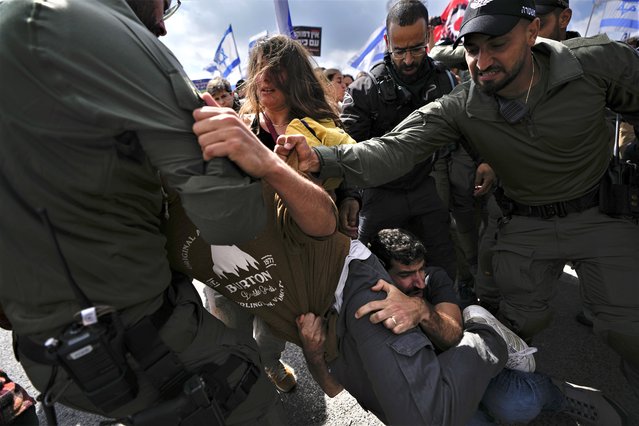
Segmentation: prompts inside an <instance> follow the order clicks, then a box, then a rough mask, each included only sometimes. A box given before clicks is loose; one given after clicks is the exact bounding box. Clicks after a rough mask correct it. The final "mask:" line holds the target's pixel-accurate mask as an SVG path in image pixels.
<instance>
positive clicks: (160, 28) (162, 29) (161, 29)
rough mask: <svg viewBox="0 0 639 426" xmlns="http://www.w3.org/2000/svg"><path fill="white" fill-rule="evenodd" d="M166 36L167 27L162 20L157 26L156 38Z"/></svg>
mask: <svg viewBox="0 0 639 426" xmlns="http://www.w3.org/2000/svg"><path fill="white" fill-rule="evenodd" d="M165 35H166V26H165V25H164V19H160V21H159V22H158V23H157V24H156V25H155V36H156V37H162V36H165Z"/></svg>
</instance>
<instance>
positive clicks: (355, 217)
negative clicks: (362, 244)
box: [339, 197, 359, 238]
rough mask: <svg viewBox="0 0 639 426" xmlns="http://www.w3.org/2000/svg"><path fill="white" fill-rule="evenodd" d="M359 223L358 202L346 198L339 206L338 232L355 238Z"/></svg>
mask: <svg viewBox="0 0 639 426" xmlns="http://www.w3.org/2000/svg"><path fill="white" fill-rule="evenodd" d="M358 222H359V201H357V200H356V199H355V198H353V197H347V198H344V199H343V200H342V202H341V203H340V205H339V226H340V231H342V232H343V233H344V234H346V235H348V236H349V237H351V238H357V232H358V227H357V225H358Z"/></svg>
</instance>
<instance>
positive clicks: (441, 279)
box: [424, 266, 459, 305]
mask: <svg viewBox="0 0 639 426" xmlns="http://www.w3.org/2000/svg"><path fill="white" fill-rule="evenodd" d="M425 271H426V288H425V289H424V299H425V300H426V301H427V302H429V303H430V304H431V305H437V304H438V303H443V302H448V303H454V304H459V297H458V296H457V292H455V286H454V285H453V281H452V280H451V279H450V277H449V276H448V274H447V273H446V271H445V270H443V269H442V268H440V267H438V266H428V267H427V268H426V269H425Z"/></svg>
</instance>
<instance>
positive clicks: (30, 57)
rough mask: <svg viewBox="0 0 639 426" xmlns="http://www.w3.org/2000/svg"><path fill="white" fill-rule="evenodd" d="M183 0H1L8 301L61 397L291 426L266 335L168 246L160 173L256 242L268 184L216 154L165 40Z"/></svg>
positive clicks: (219, 225) (90, 407)
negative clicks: (179, 268) (200, 131)
mask: <svg viewBox="0 0 639 426" xmlns="http://www.w3.org/2000/svg"><path fill="white" fill-rule="evenodd" d="M176 4H179V3H176ZM170 6H171V2H170V1H168V0H155V1H146V0H128V2H126V1H124V0H48V1H45V0H15V1H13V0H8V1H3V2H0V69H1V70H2V77H3V80H4V82H5V83H4V84H2V85H1V86H0V117H2V118H1V119H0V158H1V160H0V199H2V203H1V204H0V205H1V206H2V207H1V208H0V212H1V217H2V219H0V234H1V235H2V238H0V259H1V260H0V262H1V263H0V301H1V304H2V307H3V308H4V311H5V313H6V315H7V317H8V318H9V320H10V321H11V323H12V324H13V328H14V335H15V336H16V338H17V343H18V345H17V347H18V354H19V356H20V362H21V363H22V365H23V367H24V368H25V371H26V372H27V374H28V375H29V378H30V380H31V381H32V383H33V384H34V386H35V387H36V388H37V389H38V390H40V391H41V392H43V393H44V394H45V400H48V401H56V400H58V401H59V402H62V403H64V404H68V405H71V406H73V407H75V408H79V409H82V410H86V411H90V412H94V413H99V414H102V415H105V416H109V417H121V416H129V415H133V414H135V413H136V412H139V411H140V410H143V409H146V408H148V407H152V406H154V405H155V404H156V403H159V402H161V404H160V405H159V406H158V409H160V410H162V409H166V408H168V409H166V411H165V412H164V413H162V414H161V415H160V416H159V417H158V418H159V419H161V420H162V421H164V422H167V421H168V422H170V423H172V424H178V423H179V422H180V421H182V420H185V419H186V418H188V417H189V416H191V415H196V412H201V411H200V410H199V409H198V408H199V407H204V408H206V409H207V410H212V408H211V407H213V406H214V405H218V406H219V407H218V408H219V411H220V412H221V415H222V416H223V417H224V421H225V422H226V423H227V424H239V423H260V422H263V423H267V424H268V423H269V421H270V422H272V423H273V424H280V423H281V419H280V418H279V417H278V415H277V413H275V414H274V413H272V411H273V407H277V406H278V404H277V401H278V398H277V394H276V392H275V390H274V388H273V387H272V386H271V385H270V383H269V382H268V380H267V379H266V378H265V376H264V375H263V374H260V373H259V372H260V370H261V367H260V365H259V363H260V361H259V355H258V353H257V349H256V346H255V342H254V341H252V340H247V339H245V338H244V337H242V336H240V335H238V334H236V333H235V332H233V331H231V330H228V329H226V327H224V326H223V324H222V323H220V322H219V321H218V320H216V319H214V318H213V317H212V316H211V315H209V314H208V313H207V312H206V311H205V310H204V309H203V307H202V303H201V300H200V297H199V295H198V294H197V292H196V291H195V289H194V287H193V285H192V284H191V282H190V280H187V279H185V278H184V277H183V276H180V275H178V274H172V271H171V270H170V268H169V263H168V260H167V258H166V251H165V242H166V239H165V237H164V235H163V234H162V232H161V229H160V222H161V217H162V214H163V213H162V207H163V194H162V190H161V186H160V179H159V175H158V170H159V171H160V172H161V173H162V174H163V175H164V177H165V178H166V179H167V180H168V181H169V182H170V184H171V185H172V186H173V187H174V188H175V189H176V191H177V192H178V193H179V194H180V196H181V197H182V202H183V204H184V206H185V209H186V211H187V213H188V214H189V216H190V218H191V219H192V220H193V222H194V223H196V224H197V226H198V228H199V229H200V231H201V232H202V235H203V236H204V237H205V238H206V239H207V240H209V242H212V243H216V244H228V243H232V242H236V241H238V240H248V239H251V238H253V237H254V236H255V235H256V234H257V233H258V232H260V230H261V228H262V227H263V224H264V216H265V215H264V214H263V213H264V212H265V208H264V206H263V200H262V194H261V184H260V183H259V182H255V181H254V180H253V179H251V178H249V177H247V176H245V175H243V174H240V173H239V172H238V170H237V169H236V168H235V167H234V166H233V165H231V163H230V162H229V161H228V160H226V159H216V160H214V161H210V162H204V161H203V160H202V155H201V151H200V148H199V146H198V144H197V141H196V138H195V136H194V135H193V133H192V125H193V117H192V111H193V109H195V108H197V107H198V106H200V105H201V101H200V98H199V95H198V92H197V90H196V89H195V87H194V86H193V85H192V83H191V82H190V80H189V78H188V77H187V75H186V74H185V73H184V71H183V70H182V67H181V65H180V64H179V62H178V61H177V59H176V58H175V57H174V56H173V54H172V53H171V52H170V51H169V50H168V49H167V48H166V47H165V46H164V45H163V44H162V43H161V42H159V40H158V39H157V36H161V35H164V34H165V33H166V30H165V28H164V23H163V19H164V18H165V17H166V14H168V13H169V12H170V11H173V10H174V8H171V7H170ZM134 10H135V13H137V16H136V14H135V13H134ZM247 212H254V215H249V214H246V213H247ZM46 218H48V219H49V220H48V221H47V220H46ZM56 241H57V242H56ZM67 269H68V271H67ZM74 282H75V284H73V283H74ZM133 330H135V332H134V331H133ZM123 342H125V344H124V343H123ZM205 370H206V374H205ZM190 378H193V380H192V381H191V380H188V379H190ZM201 380H204V383H205V384H206V386H202V383H203V382H201ZM185 383H190V384H191V385H193V386H192V387H190V388H188V389H187V388H185V389H184V392H185V393H182V385H183V384H185ZM187 391H188V392H191V393H190V394H189V395H190V396H193V395H196V394H197V395H199V396H200V397H201V398H200V399H199V400H197V401H196V400H193V399H189V398H190V396H189V398H187V399H188V401H187V400H185V399H182V397H186V395H187V393H186V392H187ZM180 395H181V396H180ZM211 400H213V401H214V402H213V403H212V402H211ZM167 401H174V402H175V404H177V405H171V404H168V403H167ZM184 401H186V402H185V404H186V405H184V404H182V403H183V402H184ZM180 404H182V405H180ZM185 406H190V407H191V408H192V409H191V408H189V409H188V410H187V412H180V407H182V408H183V407H185ZM214 411H215V410H213V411H210V412H211V413H213V412H214ZM207 412H208V411H207ZM218 414H220V413H219V412H218ZM146 415H147V417H146V420H147V421H149V418H151V419H153V417H152V415H153V414H152V413H151V414H149V413H146ZM148 416H151V417H148ZM170 416H173V417H170ZM191 418H192V417H191ZM208 418H209V420H210V422H211V423H212V424H215V422H216V418H215V417H214V415H213V414H211V415H210V416H209V417H208ZM218 420H219V419H218ZM158 421H159V420H157V421H155V420H151V422H150V423H148V424H158ZM185 421H186V420H185ZM187 422H188V421H187ZM191 423H192V422H191ZM165 424H166V423H165Z"/></svg>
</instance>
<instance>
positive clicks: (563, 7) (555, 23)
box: [535, 0, 581, 41]
mask: <svg viewBox="0 0 639 426" xmlns="http://www.w3.org/2000/svg"><path fill="white" fill-rule="evenodd" d="M535 6H536V11H537V16H538V17H539V20H540V22H541V27H540V28H539V37H545V38H550V39H552V40H557V41H564V40H566V39H569V38H575V37H581V35H580V34H579V33H578V32H576V31H567V30H566V28H568V24H570V19H571V18H572V9H571V8H570V5H569V2H568V0H536V1H535Z"/></svg>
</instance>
